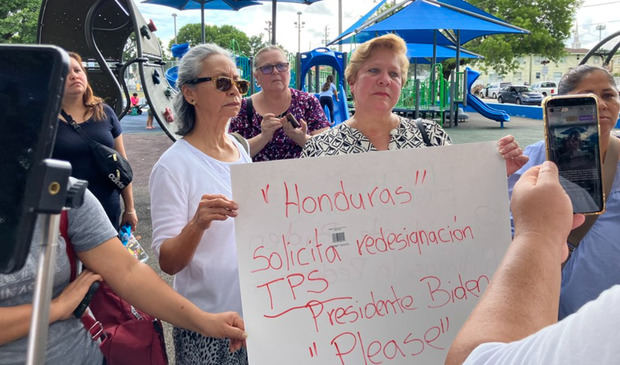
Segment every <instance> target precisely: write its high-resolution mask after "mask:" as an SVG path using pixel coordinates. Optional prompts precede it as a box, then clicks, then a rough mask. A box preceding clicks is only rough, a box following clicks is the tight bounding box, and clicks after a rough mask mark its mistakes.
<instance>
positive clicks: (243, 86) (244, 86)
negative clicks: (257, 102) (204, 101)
mask: <svg viewBox="0 0 620 365" xmlns="http://www.w3.org/2000/svg"><path fill="white" fill-rule="evenodd" d="M212 80H215V88H216V89H218V90H219V91H228V90H230V88H231V87H232V86H233V83H234V84H235V86H236V87H237V90H239V93H240V94H242V95H243V94H245V93H247V92H248V90H249V89H250V82H249V81H247V80H243V79H239V80H233V79H231V78H230V77H226V76H218V77H216V78H213V77H199V78H197V79H193V80H189V81H187V82H186V83H187V84H190V85H196V84H200V83H201V82H208V81H212Z"/></svg>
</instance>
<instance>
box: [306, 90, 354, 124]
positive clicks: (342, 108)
mask: <svg viewBox="0 0 620 365" xmlns="http://www.w3.org/2000/svg"><path fill="white" fill-rule="evenodd" d="M314 96H316V98H317V99H319V98H320V97H319V94H314ZM332 100H334V120H335V121H332V120H331V119H330V118H329V109H328V108H327V105H326V106H325V107H324V108H323V111H324V112H325V116H326V117H327V120H329V121H330V123H333V125H337V124H340V123H342V122H344V121H346V120H347V119H349V106H348V105H347V94H346V93H345V91H344V87H342V84H339V85H338V101H336V100H335V99H334V98H333V97H332Z"/></svg>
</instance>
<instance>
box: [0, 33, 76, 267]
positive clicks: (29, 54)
mask: <svg viewBox="0 0 620 365" xmlns="http://www.w3.org/2000/svg"><path fill="white" fill-rule="evenodd" d="M67 69H68V59H67V56H66V54H64V55H63V53H61V52H60V49H59V48H56V47H50V46H9V45H2V46H0V115H2V117H1V118H0V166H2V169H3V170H2V174H0V186H1V187H2V189H1V190H0V272H4V273H7V272H11V271H14V270H17V269H19V268H21V266H23V264H24V262H25V259H26V257H27V254H28V251H29V248H30V240H31V238H32V230H33V229H34V223H35V220H36V213H35V212H34V211H33V209H31V208H30V206H31V205H32V203H33V202H31V201H30V200H32V198H31V195H32V194H29V193H28V192H29V189H31V188H32V187H29V183H28V180H29V178H30V177H31V176H32V174H33V170H34V169H35V168H36V167H37V166H38V164H39V163H40V162H41V161H42V160H43V159H44V158H48V157H49V156H50V154H51V151H52V146H53V143H54V136H55V132H56V124H57V115H58V108H59V106H60V100H61V97H62V91H63V89H64V80H65V75H66V73H67Z"/></svg>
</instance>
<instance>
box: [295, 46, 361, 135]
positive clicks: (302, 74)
mask: <svg viewBox="0 0 620 365" xmlns="http://www.w3.org/2000/svg"><path fill="white" fill-rule="evenodd" d="M345 58H346V53H344V52H337V51H332V50H330V49H329V48H325V47H319V48H316V49H313V50H312V51H309V52H304V53H300V54H298V56H297V60H298V62H297V64H298V67H297V71H296V76H297V88H298V89H300V90H306V87H305V86H306V76H307V75H308V74H309V73H310V70H311V69H312V68H315V72H314V76H315V80H314V86H315V92H316V93H315V96H316V97H317V98H318V90H319V88H320V85H322V83H324V82H325V77H326V76H327V74H329V73H327V74H325V75H324V76H323V77H320V76H319V74H320V72H316V71H318V70H319V68H320V66H330V67H331V68H332V70H333V72H335V73H336V74H337V77H336V84H337V85H338V86H337V89H338V95H340V97H339V98H338V101H337V102H336V101H335V102H334V120H333V121H331V122H332V124H333V125H337V124H340V123H342V122H344V121H345V120H347V119H349V116H350V115H349V107H348V105H347V100H346V93H345V88H344V63H345ZM310 82H311V81H310ZM310 82H309V83H310ZM310 89H311V88H310V87H308V90H307V91H308V92H312V90H310ZM326 115H327V116H328V119H329V113H326Z"/></svg>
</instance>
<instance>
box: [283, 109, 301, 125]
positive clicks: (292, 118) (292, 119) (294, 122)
mask: <svg viewBox="0 0 620 365" xmlns="http://www.w3.org/2000/svg"><path fill="white" fill-rule="evenodd" d="M286 120H288V122H289V123H291V125H292V126H293V128H299V127H301V124H300V123H299V122H298V121H297V119H295V116H294V115H293V114H291V113H290V112H289V113H286Z"/></svg>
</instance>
